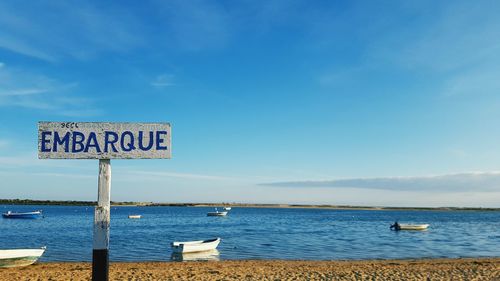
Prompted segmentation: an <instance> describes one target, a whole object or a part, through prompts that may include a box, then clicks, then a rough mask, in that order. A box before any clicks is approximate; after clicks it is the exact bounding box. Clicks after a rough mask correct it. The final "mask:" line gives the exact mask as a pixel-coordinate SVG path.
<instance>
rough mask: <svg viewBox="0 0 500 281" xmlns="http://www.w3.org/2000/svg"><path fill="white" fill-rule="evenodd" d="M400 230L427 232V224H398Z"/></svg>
mask: <svg viewBox="0 0 500 281" xmlns="http://www.w3.org/2000/svg"><path fill="white" fill-rule="evenodd" d="M399 227H400V230H427V228H428V227H429V225H428V224H400V225H399Z"/></svg>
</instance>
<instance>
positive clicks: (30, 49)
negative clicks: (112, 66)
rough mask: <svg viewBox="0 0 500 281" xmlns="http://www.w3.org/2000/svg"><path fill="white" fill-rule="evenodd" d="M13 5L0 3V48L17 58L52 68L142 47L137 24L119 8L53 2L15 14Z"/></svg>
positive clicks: (23, 9)
mask: <svg viewBox="0 0 500 281" xmlns="http://www.w3.org/2000/svg"><path fill="white" fill-rule="evenodd" d="M17 4H18V3H14V2H1V3H0V26H1V28H0V48H4V49H7V50H9V51H12V52H15V53H18V54H22V55H26V56H30V57H33V58H37V59H41V60H45V61H50V62H54V61H58V60H60V59H61V58H64V57H72V58H76V59H87V58H89V57H92V56H94V55H95V54H96V53H99V52H103V51H115V52H124V51H126V50H129V49H131V48H134V47H137V46H140V45H142V44H143V43H144V42H143V40H142V39H141V34H143V33H142V32H140V28H141V26H142V25H141V22H140V21H138V20H137V18H136V17H135V16H134V15H133V13H131V12H130V11H127V10H126V9H125V8H124V7H122V6H121V5H112V6H111V7H106V5H104V6H102V5H99V6H100V7H96V6H93V5H92V4H91V3H76V2H73V1H54V2H50V3H32V4H31V5H29V6H25V7H23V8H22V9H20V7H19V6H18V5H17ZM110 5H111V4H110ZM109 10H113V12H112V13H111V12H109ZM61 23H64V24H61ZM49 30H50V32H47V31H49Z"/></svg>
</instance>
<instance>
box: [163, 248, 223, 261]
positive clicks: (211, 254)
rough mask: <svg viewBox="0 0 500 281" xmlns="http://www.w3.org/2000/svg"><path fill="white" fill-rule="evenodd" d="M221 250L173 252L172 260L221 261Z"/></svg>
mask: <svg viewBox="0 0 500 281" xmlns="http://www.w3.org/2000/svg"><path fill="white" fill-rule="evenodd" d="M219 254H220V253H219V251H218V250H217V249H214V250H208V251H204V252H196V253H172V255H171V256H170V259H171V260H172V261H219V260H220V256H219Z"/></svg>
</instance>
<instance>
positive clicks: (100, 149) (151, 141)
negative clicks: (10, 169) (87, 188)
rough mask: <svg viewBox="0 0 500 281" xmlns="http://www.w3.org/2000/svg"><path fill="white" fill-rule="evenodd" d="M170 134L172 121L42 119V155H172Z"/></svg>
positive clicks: (137, 157)
mask: <svg viewBox="0 0 500 281" xmlns="http://www.w3.org/2000/svg"><path fill="white" fill-rule="evenodd" d="M170 134H171V130H170V124H169V123H109V122H38V158H40V159H141V158H142V159H153V158H170V157H171V146H170V144H171V137H170Z"/></svg>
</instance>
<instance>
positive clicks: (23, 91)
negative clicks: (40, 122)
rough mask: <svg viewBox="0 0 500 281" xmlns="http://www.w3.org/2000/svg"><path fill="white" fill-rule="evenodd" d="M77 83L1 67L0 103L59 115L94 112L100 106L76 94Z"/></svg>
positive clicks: (92, 113)
mask: <svg viewBox="0 0 500 281" xmlns="http://www.w3.org/2000/svg"><path fill="white" fill-rule="evenodd" d="M78 86H79V85H78V83H75V82H70V83H64V82H60V81H57V80H56V79H52V78H49V77H47V76H45V75H42V74H36V73H32V72H30V71H27V70H24V69H20V68H10V67H7V66H5V65H4V66H3V67H0V107H1V106H3V107H22V108H30V109H36V110H42V111H51V112H52V113H53V114H59V115H62V116H95V115H99V114H100V113H101V111H100V109H99V108H97V107H96V106H95V104H94V101H93V100H92V99H89V98H84V97H80V96H77V95H76V94H75V90H77V89H78Z"/></svg>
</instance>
